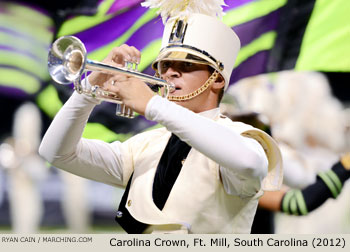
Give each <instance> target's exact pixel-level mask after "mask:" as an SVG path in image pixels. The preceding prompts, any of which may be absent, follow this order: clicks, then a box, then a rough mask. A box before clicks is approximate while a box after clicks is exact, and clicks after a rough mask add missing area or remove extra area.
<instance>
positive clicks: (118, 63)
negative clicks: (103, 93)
mask: <svg viewBox="0 0 350 252" xmlns="http://www.w3.org/2000/svg"><path fill="white" fill-rule="evenodd" d="M140 59H141V52H140V51H139V50H138V49H136V48H135V47H133V46H129V45H126V44H123V45H121V46H119V47H114V48H113V50H112V51H111V52H110V53H109V54H108V55H107V57H106V58H105V59H104V60H103V61H102V62H103V63H105V64H108V65H111V66H115V67H124V66H125V62H132V63H136V64H139V63H140ZM115 75H122V74H113V75H112V74H106V73H102V72H98V71H93V72H92V73H91V74H90V75H89V77H88V78H89V82H90V84H91V85H92V86H95V85H98V86H100V87H103V86H104V85H106V84H107V83H108V82H110V81H111V78H112V77H113V76H115Z"/></svg>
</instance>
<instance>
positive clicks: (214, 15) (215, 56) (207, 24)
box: [142, 0, 240, 89]
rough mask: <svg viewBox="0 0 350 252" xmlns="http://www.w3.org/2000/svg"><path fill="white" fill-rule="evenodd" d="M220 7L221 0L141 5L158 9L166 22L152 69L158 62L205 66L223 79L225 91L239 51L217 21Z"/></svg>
mask: <svg viewBox="0 0 350 252" xmlns="http://www.w3.org/2000/svg"><path fill="white" fill-rule="evenodd" d="M155 3H156V4H155ZM152 4H153V5H152ZM223 4H224V2H223V1H221V0H205V1H198V0H187V1H183V2H181V0H180V1H179V0H177V1H176V0H163V1H161V0H148V1H146V2H144V3H143V4H142V5H143V6H146V7H151V8H160V11H159V12H160V13H161V15H162V17H163V22H164V21H165V20H167V21H166V24H165V28H164V33H163V38H162V45H161V49H160V52H159V55H158V57H157V59H156V60H155V61H154V62H153V64H152V67H153V68H154V69H155V70H157V63H158V62H159V61H161V60H179V61H190V62H195V63H202V64H207V65H210V66H211V67H213V68H214V69H215V70H217V71H218V72H219V73H220V74H221V75H222V76H223V77H224V79H225V89H226V88H227V87H228V85H229V81H230V76H231V73H232V70H233V67H234V63H235V60H236V57H237V54H238V52H239V49H240V40H239V38H238V36H237V35H236V33H235V32H234V31H233V30H232V29H231V28H230V27H228V26H227V25H226V24H224V23H223V22H222V21H221V20H219V18H218V17H221V15H222V8H221V5H223ZM164 5H165V7H164ZM162 7H163V9H162ZM196 12H199V13H196ZM174 13H175V14H174ZM169 17H170V18H169Z"/></svg>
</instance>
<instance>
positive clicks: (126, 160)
mask: <svg viewBox="0 0 350 252" xmlns="http://www.w3.org/2000/svg"><path fill="white" fill-rule="evenodd" d="M73 96H74V95H73ZM78 96H79V95H78ZM74 99H75V101H73V100H74ZM74 99H73V100H72V98H71V99H70V101H68V102H67V103H66V104H67V105H65V106H66V108H64V109H63V110H61V111H60V114H58V115H57V116H56V118H55V120H54V122H53V124H52V125H51V126H50V129H49V130H48V132H47V133H46V135H45V137H44V139H43V142H42V145H41V147H40V153H41V155H42V156H44V157H45V158H46V159H47V160H48V161H49V162H51V163H53V165H55V166H57V167H59V168H61V169H64V170H67V171H69V172H72V173H74V174H77V175H79V176H83V177H86V178H89V179H94V180H97V181H100V182H104V183H107V184H111V185H115V186H126V184H127V182H128V180H129V178H130V176H131V174H132V173H134V175H133V177H132V183H131V187H130V191H129V195H128V199H127V203H126V208H127V209H128V211H129V212H130V214H131V215H132V216H133V217H134V218H135V219H136V220H138V221H140V222H143V223H146V224H150V227H149V228H148V229H146V232H153V233H155V232H162V233H173V232H185V233H187V232H188V233H249V232H250V229H251V225H252V221H253V217H254V215H255V211H256V208H257V205H258V199H259V197H260V196H261V195H262V193H263V192H262V189H261V188H263V189H267V190H275V189H278V188H279V186H280V184H281V183H282V167H281V165H282V162H281V156H280V152H279V149H278V147H277V145H276V143H275V142H274V140H273V139H272V138H270V137H269V136H268V135H267V134H266V133H264V132H262V131H260V130H257V129H254V128H253V127H251V126H249V125H246V124H243V123H240V122H232V121H231V120H230V119H228V118H226V117H224V116H221V115H219V113H218V112H215V111H214V112H215V113H214V114H213V113H212V116H211V118H212V119H214V121H217V122H218V123H219V125H221V126H225V127H224V128H223V129H224V130H225V129H228V130H229V131H230V132H233V133H234V134H236V135H237V136H239V135H244V136H247V137H248V138H254V139H255V140H257V141H258V142H259V143H260V144H261V146H262V147H263V148H261V146H260V145H259V144H257V142H256V141H255V140H249V141H251V142H252V144H253V145H254V144H255V145H257V146H260V147H258V148H261V152H262V153H263V154H262V155H263V156H264V158H265V159H266V157H267V159H266V160H268V165H267V166H268V167H266V173H267V176H265V175H266V173H265V175H264V176H265V178H263V177H259V176H256V177H255V178H254V179H250V177H249V176H248V177H246V176H245V175H244V172H242V174H243V175H242V174H241V172H240V169H238V168H237V169H226V168H224V167H225V166H229V165H225V164H226V163H227V162H226V161H225V160H223V161H222V162H221V161H220V162H221V163H222V164H223V165H219V164H218V162H214V161H213V160H212V159H211V158H208V157H207V156H208V155H204V154H202V153H203V152H205V151H206V149H205V148H204V149H203V150H202V149H201V147H200V146H199V148H196V146H197V145H196V143H195V142H194V143H193V142H191V140H189V143H190V145H192V149H191V150H190V152H189V154H188V156H187V158H186V160H185V162H184V163H183V167H182V169H181V171H180V174H179V176H178V177H177V180H176V181H175V184H174V186H173V188H172V190H171V192H170V194H169V197H168V199H167V201H166V203H165V206H164V208H163V209H162V210H159V209H158V208H157V206H156V205H155V204H154V203H153V199H152V186H153V180H154V176H155V172H156V169H157V165H158V163H159V160H160V158H161V155H162V153H163V151H164V149H165V147H166V145H167V142H168V140H169V138H170V136H171V132H170V131H168V129H170V130H171V131H172V132H173V133H179V135H180V138H182V140H183V141H185V142H187V135H186V132H179V131H178V130H177V129H173V127H175V128H176V127H178V124H182V122H181V120H179V122H178V123H174V124H173V125H172V123H170V124H169V123H165V124H166V126H167V127H166V128H165V127H163V128H159V129H155V130H151V131H148V132H144V133H141V134H138V135H136V136H134V137H132V138H130V139H129V140H127V141H125V142H124V143H119V142H115V143H112V144H107V143H103V142H101V141H96V140H86V139H81V133H82V131H83V128H84V125H85V123H86V121H87V118H88V116H89V114H90V112H91V110H92V108H93V105H88V104H87V103H86V101H85V100H84V99H83V98H80V97H77V95H75V98H74ZM77 100H79V102H80V103H78V102H77ZM152 100H154V101H156V100H160V98H155V99H153V98H152ZM152 100H151V101H152ZM166 102H168V101H166ZM90 103H91V102H90ZM168 103H170V102H168ZM153 105H154V104H153ZM158 105H159V104H158ZM173 105H175V104H173ZM171 106H172V105H171ZM151 107H152V105H150V106H149V105H147V110H151V111H148V112H147V111H146V116H148V117H150V118H151V119H156V120H157V121H158V122H160V123H162V121H163V120H162V119H161V118H157V117H159V114H162V113H158V112H157V113H154V114H152V113H153V112H154V111H153V110H152V108H151ZM161 107H162V106H161ZM176 107H180V106H176ZM158 109H164V108H163V107H162V108H158ZM181 109H183V108H182V107H181ZM154 110H157V109H154ZM174 113H175V114H176V112H174ZM174 113H172V115H171V116H170V115H168V117H172V116H175V117H176V115H174ZM185 113H187V112H185ZM191 113H192V112H191ZM163 114H164V113H163ZM213 115H214V116H213ZM152 117H153V118H152ZM70 120H72V122H70ZM183 121H184V122H183V123H184V124H185V123H189V122H188V120H186V118H185V119H184V120H183ZM209 125H210V124H209ZM203 127H204V125H203ZM185 128H186V127H185ZM200 128H202V127H200ZM200 128H198V131H200ZM204 128H205V127H204ZM174 131H175V132H174ZM180 131H181V130H180ZM207 131H210V130H209V129H208V130H207ZM199 133H201V132H199ZM191 134H194V133H193V132H192V133H191ZM201 134H203V132H202V133H201ZM218 134H220V133H219V132H218ZM229 134H231V133H229ZM202 137H203V138H207V137H206V135H205V134H203V136H202ZM208 138H209V140H210V139H211V138H210V137H209V136H208ZM201 141H202V140H201ZM210 141H212V140H210ZM209 145H210V143H209ZM211 145H213V146H211V148H212V149H211V152H217V154H215V155H216V156H220V154H221V152H223V153H226V154H225V155H224V157H226V156H230V155H231V156H232V155H233V156H234V157H229V158H230V159H235V158H236V159H242V160H243V161H244V159H245V158H248V159H249V158H250V156H247V157H245V156H244V155H245V152H244V149H243V148H242V147H241V146H239V147H240V148H238V151H239V152H237V150H236V151H235V150H232V152H230V150H227V148H226V146H220V145H219V146H215V143H213V144H211ZM197 149H201V152H200V151H198V150H197ZM213 150H215V151H213ZM211 152H210V153H211ZM248 153H249V152H248ZM242 155H243V157H242ZM216 156H214V158H215V157H216ZM248 161H249V160H248ZM266 163H267V162H266ZM230 166H232V165H230ZM237 166H238V165H237ZM267 169H268V172H267Z"/></svg>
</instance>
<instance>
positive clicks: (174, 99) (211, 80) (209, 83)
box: [168, 70, 219, 101]
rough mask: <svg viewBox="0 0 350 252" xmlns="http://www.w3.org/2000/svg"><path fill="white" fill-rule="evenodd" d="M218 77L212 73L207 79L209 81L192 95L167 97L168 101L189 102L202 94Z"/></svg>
mask: <svg viewBox="0 0 350 252" xmlns="http://www.w3.org/2000/svg"><path fill="white" fill-rule="evenodd" d="M218 76H219V72H218V71H216V70H215V71H214V72H213V73H212V75H211V76H210V77H209V79H208V80H207V81H206V82H205V83H204V84H203V85H202V86H201V87H200V88H198V89H197V90H195V91H193V92H192V93H189V94H187V95H181V96H174V95H169V96H168V100H169V101H187V100H190V99H192V98H194V97H196V96H198V95H200V94H201V93H203V92H204V91H205V90H206V89H207V88H208V87H209V86H210V85H211V84H212V83H213V82H214V81H215V80H216V79H217V78H218Z"/></svg>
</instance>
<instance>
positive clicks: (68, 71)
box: [48, 36, 174, 118]
mask: <svg viewBox="0 0 350 252" xmlns="http://www.w3.org/2000/svg"><path fill="white" fill-rule="evenodd" d="M48 69H49V73H50V75H51V77H52V79H53V80H54V81H55V82H57V83H59V84H63V85H67V84H71V83H74V89H75V90H76V91H77V92H78V93H80V94H86V95H89V96H92V97H95V98H96V99H98V100H102V101H107V102H112V103H116V105H117V109H116V114H117V115H119V116H124V117H129V118H133V117H134V111H133V110H132V109H130V108H128V107H126V106H125V105H124V104H123V102H122V101H121V99H120V97H118V96H117V95H116V94H115V93H113V92H110V91H106V90H104V89H103V88H101V87H99V86H91V87H87V85H82V83H81V78H82V76H83V74H84V73H86V72H87V71H100V72H104V73H107V74H116V73H121V74H125V75H127V76H133V77H136V78H139V79H140V80H142V81H144V82H146V83H147V85H149V87H150V88H151V89H152V90H153V91H154V92H157V93H158V94H160V95H161V96H163V97H167V96H168V94H169V92H171V91H172V90H173V89H174V85H173V84H169V83H167V82H166V81H165V80H163V79H160V78H157V77H153V76H150V75H147V74H143V73H141V72H139V71H138V70H137V65H136V64H134V63H131V62H126V64H125V67H124V68H121V67H115V66H111V65H108V64H105V63H101V62H98V61H94V60H90V59H88V58H87V53H86V48H85V46H84V44H83V43H82V42H81V41H80V40H79V39H78V38H76V37H74V36H63V37H61V38H58V39H57V40H56V41H54V43H53V44H52V46H51V48H50V51H49V55H48ZM85 77H86V75H85Z"/></svg>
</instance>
